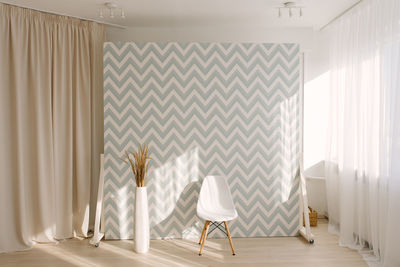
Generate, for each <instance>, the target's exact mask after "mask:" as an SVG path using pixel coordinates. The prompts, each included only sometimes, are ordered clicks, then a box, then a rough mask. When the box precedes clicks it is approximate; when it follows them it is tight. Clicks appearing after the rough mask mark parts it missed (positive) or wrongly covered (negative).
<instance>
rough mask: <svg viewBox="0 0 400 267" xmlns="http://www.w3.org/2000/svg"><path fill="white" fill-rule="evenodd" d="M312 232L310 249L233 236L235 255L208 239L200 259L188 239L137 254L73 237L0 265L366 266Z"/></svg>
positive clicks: (285, 240) (123, 246) (118, 244)
mask: <svg viewBox="0 0 400 267" xmlns="http://www.w3.org/2000/svg"><path fill="white" fill-rule="evenodd" d="M312 230H313V231H312V232H313V233H314V235H315V236H316V237H315V244H314V245H311V244H309V243H307V242H306V241H304V240H303V239H302V238H300V237H275V238H234V239H233V242H234V245H235V249H236V256H232V255H231V252H230V247H229V242H228V239H208V240H207V241H206V245H205V247H204V251H203V256H198V249H199V245H198V244H197V243H196V241H190V240H182V239H172V240H152V241H151V245H150V246H151V249H150V252H149V253H148V254H145V255H140V254H136V253H135V252H133V249H132V247H133V244H132V241H131V240H122V241H102V242H101V244H100V247H99V248H94V247H93V246H90V245H89V241H88V240H87V239H85V240H79V239H72V240H68V241H65V242H62V243H60V244H58V245H54V244H38V245H35V246H34V247H33V249H32V250H29V251H23V252H15V253H8V254H0V266H56V267H62V266H113V267H117V266H130V267H132V266H170V267H172V266H246V267H248V266H277V267H279V266H296V267H299V266H313V267H317V266H318V267H319V266H323V267H329V266H351V267H358V266H367V264H366V263H365V262H364V261H363V259H362V257H361V256H360V255H359V254H358V253H357V252H356V251H354V250H350V249H348V248H343V247H339V246H338V244H337V237H336V236H334V235H331V234H329V233H328V232H327V221H326V220H322V221H320V223H319V225H318V227H313V228H312Z"/></svg>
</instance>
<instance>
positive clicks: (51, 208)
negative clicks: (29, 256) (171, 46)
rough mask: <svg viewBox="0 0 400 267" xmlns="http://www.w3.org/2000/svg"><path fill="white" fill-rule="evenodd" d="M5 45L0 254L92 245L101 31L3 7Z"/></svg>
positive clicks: (0, 86) (1, 45)
mask: <svg viewBox="0 0 400 267" xmlns="http://www.w3.org/2000/svg"><path fill="white" fill-rule="evenodd" d="M0 36H1V38H0V252H7V251H15V250H23V249H27V248H29V246H31V245H32V243H34V242H49V241H55V240H56V239H64V238H70V237H73V236H75V235H79V236H86V235H87V233H88V228H89V221H90V216H93V211H90V199H91V195H94V196H96V193H97V192H96V188H97V175H98V160H99V154H100V153H101V152H102V149H103V148H102V147H103V128H102V127H103V104H102V96H103V85H102V84H103V70H102V62H103V42H104V36H105V33H104V26H103V25H99V24H97V23H93V22H87V21H81V20H77V19H71V18H68V17H63V16H55V15H49V14H45V13H41V12H37V11H32V10H28V9H23V8H18V7H13V6H9V5H5V4H0ZM93 199H94V198H93Z"/></svg>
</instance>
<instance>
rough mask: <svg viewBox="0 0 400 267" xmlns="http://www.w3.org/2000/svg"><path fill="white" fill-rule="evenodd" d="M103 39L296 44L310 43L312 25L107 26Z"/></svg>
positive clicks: (311, 39)
mask: <svg viewBox="0 0 400 267" xmlns="http://www.w3.org/2000/svg"><path fill="white" fill-rule="evenodd" d="M107 40H108V41H111V42H117V41H124V42H127V41H135V42H172V41H173V42H254V43H258V42H259V43H261V42H263V43H299V44H300V48H301V49H302V50H305V49H311V48H312V46H313V29H312V28H259V29H255V28H253V29H247V28H208V27H204V28H127V29H117V28H111V27H108V28H107Z"/></svg>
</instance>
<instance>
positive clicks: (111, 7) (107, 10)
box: [99, 2, 125, 19]
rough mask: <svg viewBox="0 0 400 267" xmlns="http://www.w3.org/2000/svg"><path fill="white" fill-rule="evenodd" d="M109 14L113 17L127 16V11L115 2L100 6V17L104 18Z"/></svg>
mask: <svg viewBox="0 0 400 267" xmlns="http://www.w3.org/2000/svg"><path fill="white" fill-rule="evenodd" d="M106 15H108V17H110V18H111V19H113V18H115V17H116V16H119V17H121V18H123V19H124V18H125V12H124V10H123V9H122V8H118V5H117V4H116V3H113V2H107V3H104V6H103V7H101V8H99V17H100V18H104V17H106Z"/></svg>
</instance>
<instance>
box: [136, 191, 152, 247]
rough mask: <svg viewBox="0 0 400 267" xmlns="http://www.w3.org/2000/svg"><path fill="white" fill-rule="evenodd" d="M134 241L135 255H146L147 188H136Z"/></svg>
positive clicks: (148, 239)
mask: <svg viewBox="0 0 400 267" xmlns="http://www.w3.org/2000/svg"><path fill="white" fill-rule="evenodd" d="M134 229H135V230H134V240H135V245H134V246H135V251H136V252H137V253H147V252H148V251H149V247H150V229H149V209H148V202H147V188H146V187H145V186H143V187H136V194H135V219H134Z"/></svg>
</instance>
